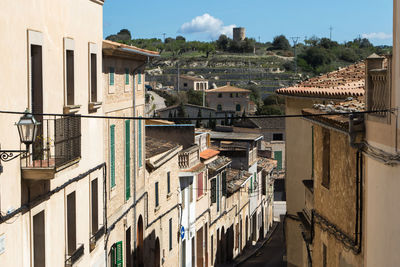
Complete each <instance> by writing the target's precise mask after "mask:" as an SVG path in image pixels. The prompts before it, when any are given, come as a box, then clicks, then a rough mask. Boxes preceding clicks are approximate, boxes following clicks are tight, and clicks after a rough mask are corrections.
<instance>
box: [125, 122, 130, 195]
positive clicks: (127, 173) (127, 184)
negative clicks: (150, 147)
mask: <svg viewBox="0 0 400 267" xmlns="http://www.w3.org/2000/svg"><path fill="white" fill-rule="evenodd" d="M130 133H131V123H130V121H129V120H126V121H125V199H126V200H128V199H129V198H130V197H131V141H130V140H131V134H130Z"/></svg>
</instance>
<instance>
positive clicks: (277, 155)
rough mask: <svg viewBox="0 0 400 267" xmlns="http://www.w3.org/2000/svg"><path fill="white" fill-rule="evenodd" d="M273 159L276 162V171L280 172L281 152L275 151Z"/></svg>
mask: <svg viewBox="0 0 400 267" xmlns="http://www.w3.org/2000/svg"><path fill="white" fill-rule="evenodd" d="M274 158H275V159H276V160H277V161H278V166H277V169H278V170H282V151H275V152H274Z"/></svg>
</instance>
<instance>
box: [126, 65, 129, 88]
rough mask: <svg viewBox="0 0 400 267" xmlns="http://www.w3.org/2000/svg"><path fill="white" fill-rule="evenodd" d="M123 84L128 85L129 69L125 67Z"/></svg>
mask: <svg viewBox="0 0 400 267" xmlns="http://www.w3.org/2000/svg"><path fill="white" fill-rule="evenodd" d="M125 85H129V69H128V68H126V69H125Z"/></svg>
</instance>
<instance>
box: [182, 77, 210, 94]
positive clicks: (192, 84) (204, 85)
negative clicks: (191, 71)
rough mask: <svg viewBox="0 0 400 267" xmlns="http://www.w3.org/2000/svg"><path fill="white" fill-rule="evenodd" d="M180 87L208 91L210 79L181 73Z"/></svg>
mask: <svg viewBox="0 0 400 267" xmlns="http://www.w3.org/2000/svg"><path fill="white" fill-rule="evenodd" d="M179 89H180V90H194V91H206V90H208V80H206V79H203V78H199V77H195V76H190V75H180V76H179Z"/></svg>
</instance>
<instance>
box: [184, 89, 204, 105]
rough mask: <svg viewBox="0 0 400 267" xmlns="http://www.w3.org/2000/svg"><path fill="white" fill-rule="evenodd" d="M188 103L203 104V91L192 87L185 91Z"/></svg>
mask: <svg viewBox="0 0 400 267" xmlns="http://www.w3.org/2000/svg"><path fill="white" fill-rule="evenodd" d="M187 99H188V103H189V104H192V105H197V106H201V105H203V91H195V90H193V89H191V90H189V91H187Z"/></svg>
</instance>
